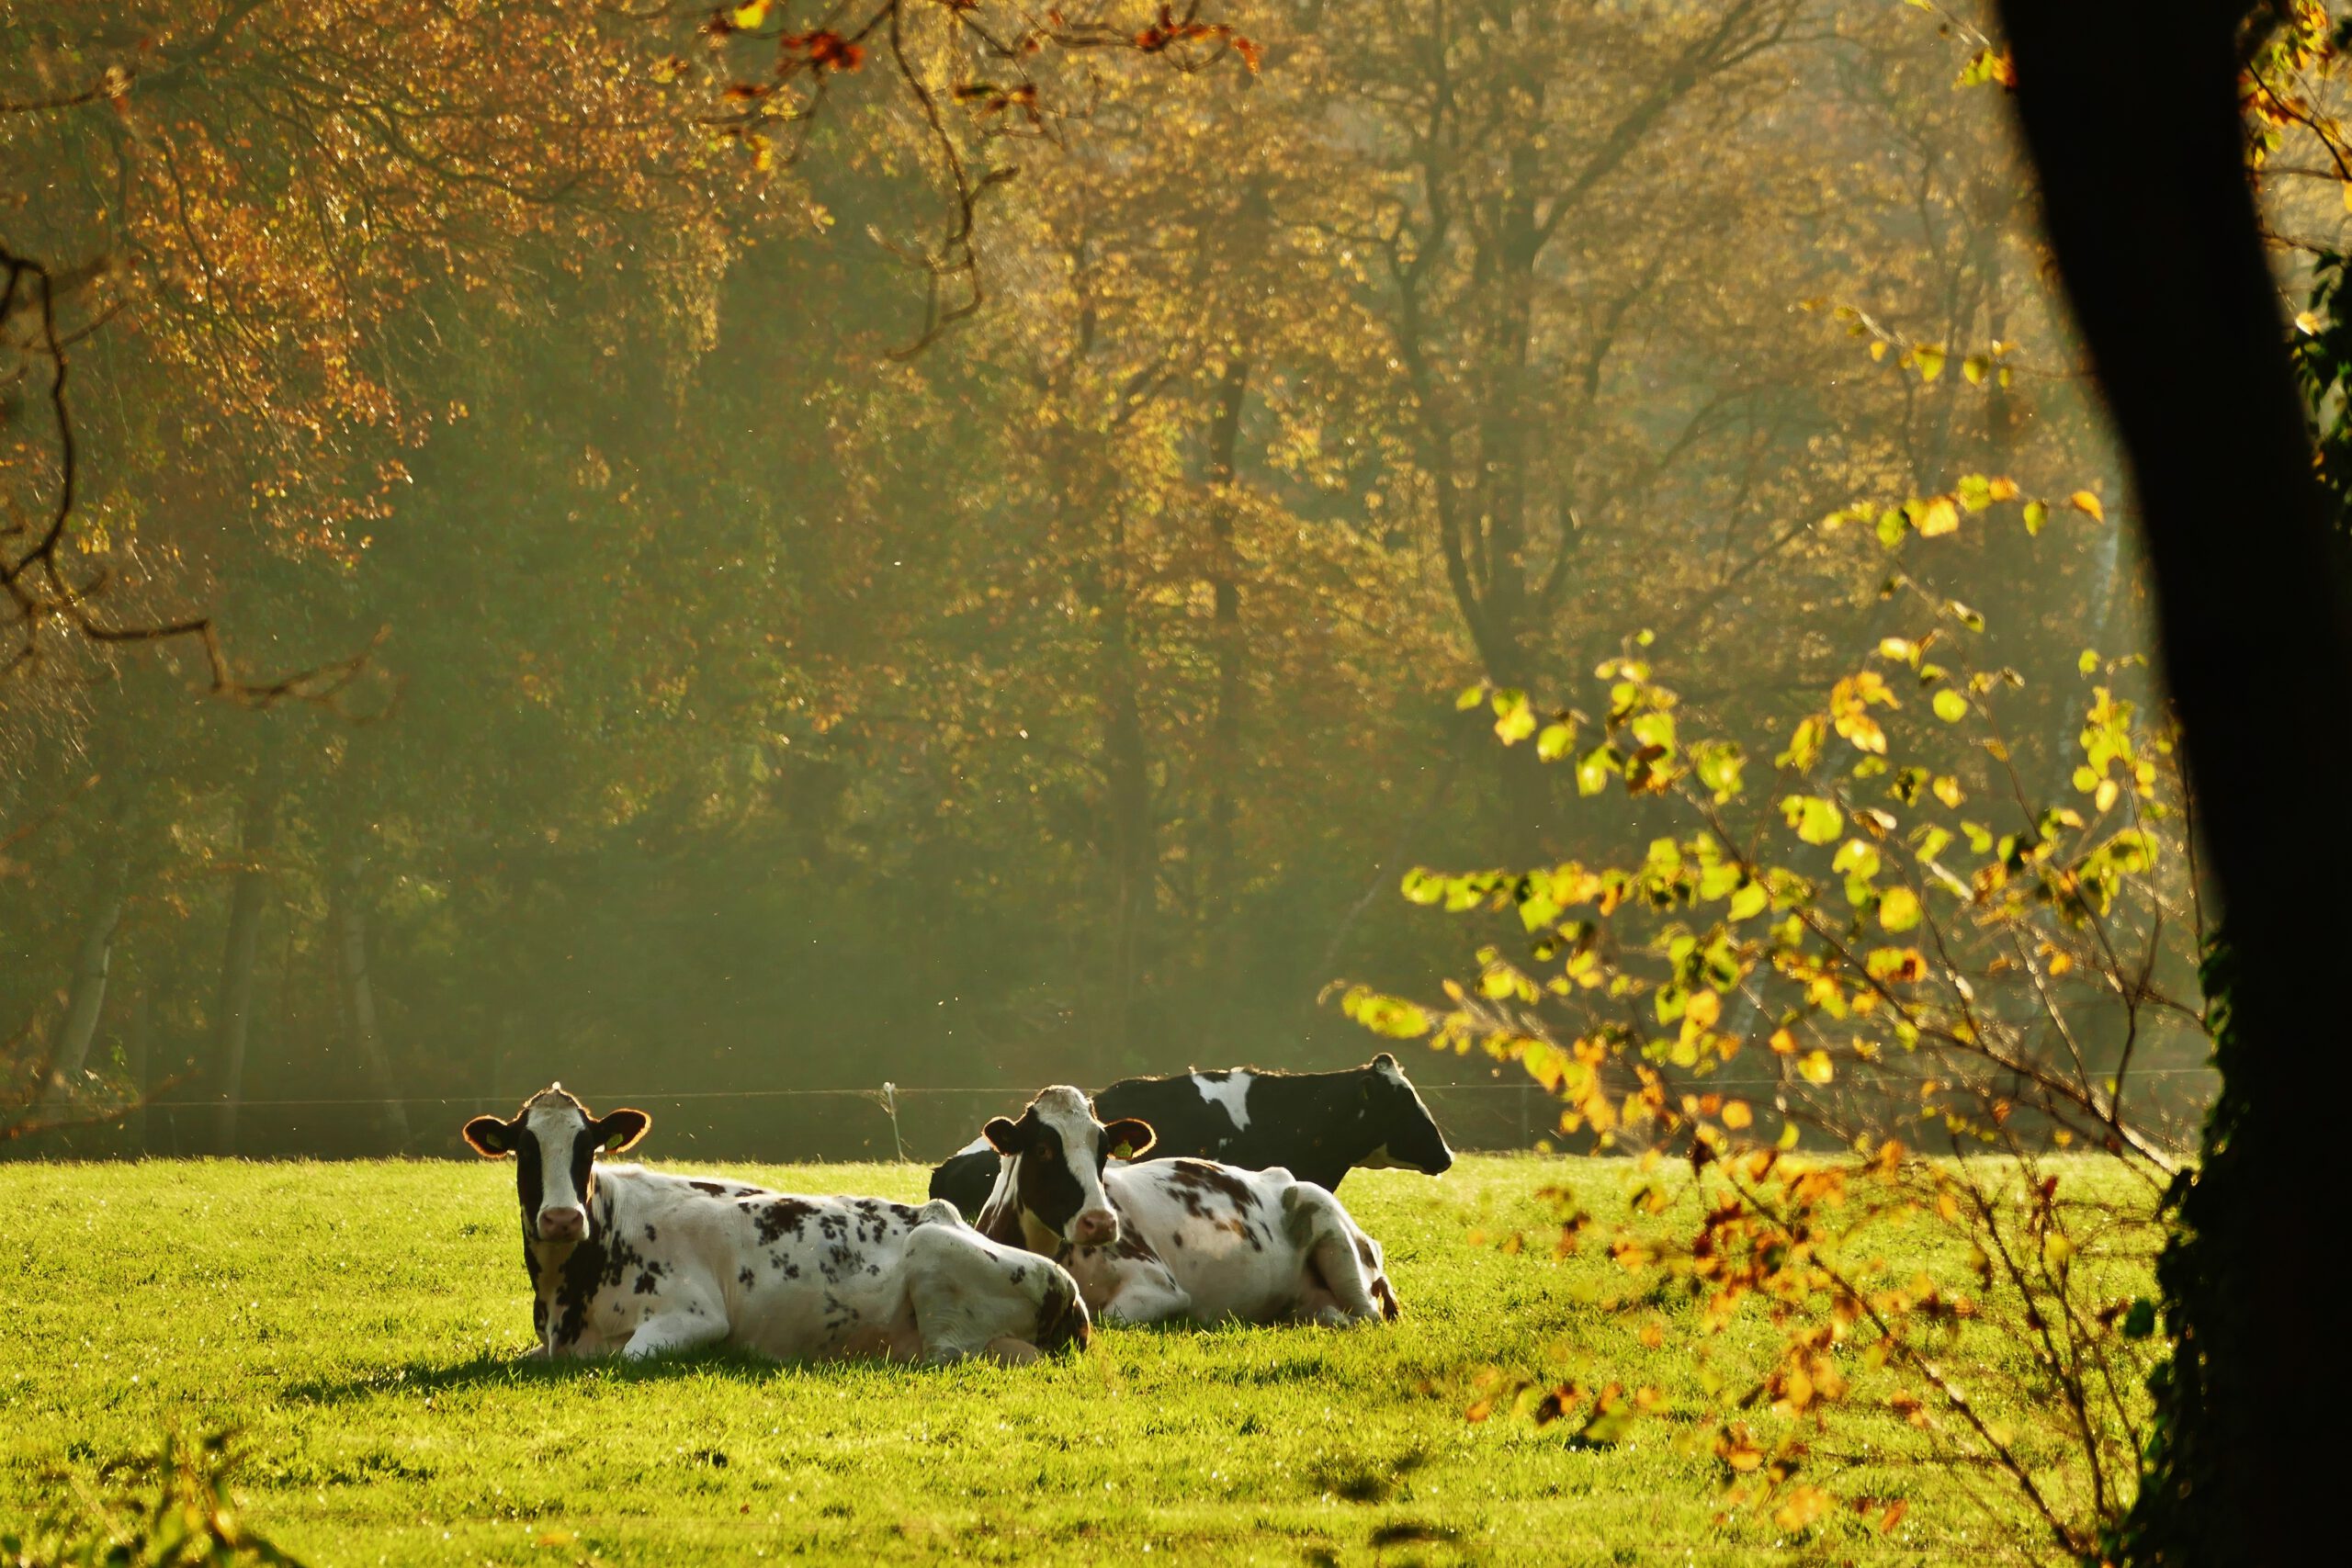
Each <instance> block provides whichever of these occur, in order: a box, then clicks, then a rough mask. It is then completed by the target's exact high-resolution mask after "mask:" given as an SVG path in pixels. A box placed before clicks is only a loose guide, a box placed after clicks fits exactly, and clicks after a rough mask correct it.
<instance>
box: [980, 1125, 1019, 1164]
mask: <svg viewBox="0 0 2352 1568" xmlns="http://www.w3.org/2000/svg"><path fill="white" fill-rule="evenodd" d="M980 1136H981V1137H983V1138H986V1139H987V1140H988V1141H989V1147H990V1148H992V1149H994V1150H995V1151H996V1152H997V1153H999V1154H1001V1155H1007V1156H1011V1155H1017V1154H1019V1153H1020V1152H1021V1148H1022V1140H1021V1123H1020V1122H1015V1121H1013V1120H1012V1118H1011V1117H1008V1116H999V1117H997V1118H996V1119H995V1120H994V1121H992V1122H989V1124H988V1125H987V1126H985V1127H983V1128H981V1129H980Z"/></svg>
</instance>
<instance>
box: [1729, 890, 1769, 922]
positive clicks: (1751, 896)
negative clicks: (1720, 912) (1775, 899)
mask: <svg viewBox="0 0 2352 1568" xmlns="http://www.w3.org/2000/svg"><path fill="white" fill-rule="evenodd" d="M1770 903H1771V895H1770V894H1769V893H1767V892H1766V891H1765V888H1764V885H1763V884H1762V883H1760V882H1751V883H1749V884H1748V885H1747V886H1745V887H1742V888H1740V889H1739V890H1738V891H1737V892H1736V893H1734V894H1733V895H1732V896H1731V906H1730V908H1728V909H1727V910H1725V911H1724V913H1725V916H1726V918H1727V919H1733V920H1746V919H1754V918H1755V917H1756V916H1758V915H1760V914H1762V913H1763V912H1764V910H1765V908H1766V907H1767V906H1769V905H1770Z"/></svg>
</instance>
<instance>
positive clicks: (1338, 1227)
mask: <svg viewBox="0 0 2352 1568" xmlns="http://www.w3.org/2000/svg"><path fill="white" fill-rule="evenodd" d="M1283 1217H1284V1220H1285V1222H1286V1224H1288V1226H1289V1227H1290V1231H1291V1235H1292V1237H1293V1238H1294V1239H1295V1241H1296V1243H1297V1244H1298V1245H1299V1246H1300V1247H1304V1248H1305V1249H1306V1254H1307V1257H1308V1258H1309V1259H1310V1261H1311V1262H1312V1263H1313V1265H1314V1269H1315V1272H1316V1274H1317V1276H1319V1277H1320V1278H1321V1280H1322V1281H1323V1284H1324V1286H1325V1287H1326V1288H1327V1289H1328V1290H1329V1292H1331V1299H1332V1301H1333V1302H1334V1303H1337V1305H1338V1307H1339V1309H1340V1312H1341V1313H1342V1314H1345V1316H1346V1318H1347V1320H1349V1321H1351V1322H1356V1323H1376V1322H1378V1321H1380V1320H1381V1319H1382V1318H1383V1317H1385V1316H1387V1315H1389V1314H1386V1313H1385V1312H1383V1311H1382V1309H1381V1305H1380V1303H1379V1302H1377V1301H1375V1300H1374V1297H1373V1292H1372V1280H1371V1277H1370V1276H1369V1275H1368V1274H1367V1273H1366V1272H1365V1265H1366V1264H1372V1265H1373V1266H1374V1269H1375V1270H1376V1269H1377V1268H1378V1265H1377V1263H1376V1262H1375V1258H1376V1257H1377V1254H1376V1253H1374V1251H1373V1249H1372V1247H1371V1245H1370V1242H1369V1240H1368V1238H1365V1237H1363V1235H1362V1234H1361V1233H1360V1232H1358V1231H1357V1229H1356V1227H1355V1224H1354V1223H1353V1222H1352V1221H1351V1220H1350V1219H1349V1218H1348V1213H1347V1211H1346V1210H1345V1209H1342V1208H1340V1201H1339V1200H1338V1199H1337V1198H1334V1197H1332V1196H1331V1194H1330V1193H1329V1192H1327V1191H1325V1190H1323V1189H1322V1188H1320V1187H1317V1186H1316V1185H1315V1184H1314V1183H1313V1182H1311V1181H1302V1182H1299V1183H1298V1184H1297V1185H1296V1186H1295V1187H1291V1188H1289V1189H1287V1190H1284V1192H1283ZM1360 1244H1361V1245H1360ZM1314 1315H1317V1316H1319V1317H1324V1318H1326V1320H1327V1321H1328V1319H1329V1314H1323V1313H1317V1314H1314Z"/></svg>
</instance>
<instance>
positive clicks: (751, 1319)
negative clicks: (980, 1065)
mask: <svg viewBox="0 0 2352 1568" xmlns="http://www.w3.org/2000/svg"><path fill="white" fill-rule="evenodd" d="M648 1122H649V1118H648V1117H647V1116H646V1114H645V1112H644V1111H613V1112H612V1113H611V1114H609V1115H606V1116H603V1117H594V1118H592V1117H591V1116H590V1115H589V1114H588V1109H587V1107H586V1106H584V1105H582V1104H581V1103H580V1101H579V1100H575V1099H574V1098H572V1096H571V1095H570V1094H568V1093H566V1092H565V1091H564V1088H563V1086H562V1085H561V1084H553V1085H550V1086H549V1087H548V1088H547V1089H542V1090H540V1091H539V1092H538V1093H537V1094H535V1095H533V1096H532V1097H531V1098H530V1099H529V1100H527V1101H526V1102H525V1103H524V1106H523V1109H522V1111H520V1112H519V1113H518V1114H517V1115H516V1116H515V1119H514V1120H513V1121H511V1122H506V1121H502V1120H500V1119H499V1118H498V1117H495V1116H477V1117H475V1118H474V1119H473V1120H472V1121H470V1122H467V1123H466V1126H465V1137H466V1142H468V1143H469V1144H471V1145H473V1146H474V1148H475V1149H476V1150H477V1151H479V1152H480V1153H481V1154H482V1155H483V1156H486V1157H488V1158H491V1159H503V1158H505V1157H506V1156H510V1155H511V1156H514V1158H515V1187H516V1190H518V1192H519V1193H520V1194H521V1197H522V1201H523V1266H524V1268H525V1269H526V1270H528V1271H529V1273H530V1276H531V1290H532V1294H533V1302H532V1306H531V1321H532V1325H533V1326H534V1327H535V1328H536V1329H537V1332H538V1336H539V1348H538V1350H537V1351H536V1352H535V1354H538V1355H545V1356H593V1355H598V1354H602V1353H605V1352H608V1351H612V1350H618V1351H619V1352H620V1353H621V1354H623V1355H624V1356H628V1357H632V1358H634V1357H644V1356H651V1355H656V1354H658V1353H660V1352H662V1351H664V1350H674V1349H681V1348H685V1347H688V1346H694V1345H711V1344H717V1343H720V1342H722V1341H723V1342H725V1343H728V1344H730V1345H740V1346H741V1347H743V1348H745V1349H748V1350H753V1351H757V1352H759V1353H760V1354H762V1355H767V1356H773V1357H775V1358H776V1359H779V1360H825V1359H833V1358H837V1357H846V1356H887V1357H889V1358H892V1359H917V1358H920V1359H923V1360H926V1361H934V1362H936V1361H958V1360H962V1359H965V1358H966V1357H968V1356H975V1355H979V1354H982V1353H987V1354H989V1355H993V1356H995V1357H996V1358H997V1359H1001V1360H1008V1361H1022V1360H1028V1359H1033V1358H1034V1357H1035V1355H1036V1354H1037V1353H1038V1351H1039V1350H1047V1351H1051V1350H1058V1349H1060V1348H1063V1347H1064V1346H1066V1345H1073V1344H1075V1345H1077V1346H1080V1347H1081V1348H1083V1347H1084V1346H1085V1344H1086V1342H1087V1338H1088V1325H1087V1317H1086V1307H1085V1304H1084V1303H1083V1302H1082V1301H1081V1300H1080V1296H1079V1292H1078V1288H1077V1285H1076V1283H1075V1282H1074V1281H1073V1280H1071V1279H1070V1277H1069V1275H1068V1274H1067V1273H1065V1272H1063V1271H1062V1269H1059V1268H1058V1267H1057V1266H1056V1265H1054V1264H1053V1263H1052V1262H1050V1261H1048V1260H1046V1259H1044V1258H1033V1257H1031V1256H1029V1255H1028V1254H1026V1253H1024V1252H1023V1251H1020V1250H1018V1249H1007V1248H1003V1247H997V1246H994V1245H992V1244H990V1243H989V1242H988V1241H985V1240H983V1239H982V1238H981V1237H980V1236H979V1235H978V1234H976V1233H975V1232H974V1231H972V1230H971V1229H970V1228H969V1227H968V1226H967V1225H966V1224H964V1222H963V1220H962V1219H961V1218H960V1217H958V1216H957V1214H956V1211H955V1209H954V1207H953V1206H952V1205H949V1204H946V1203H926V1204H924V1205H923V1206H922V1208H920V1209H917V1208H912V1207H910V1206H909V1205H907V1204H905V1203H891V1202H886V1201H883V1200H881V1199H878V1198H797V1197H792V1196H789V1195H787V1194H784V1193H778V1192H770V1191H768V1190H765V1189H763V1188H758V1187H748V1186H745V1185H744V1184H743V1183H741V1182H740V1181H713V1180H707V1179H701V1178H689V1177H684V1176H664V1175H661V1174H658V1173H656V1172H654V1171H650V1170H647V1169H645V1168H643V1167H642V1166H635V1165H608V1164H605V1163H603V1162H602V1161H600V1159H599V1158H598V1156H600V1155H605V1154H620V1153H622V1152H624V1151H626V1150H628V1149H629V1148H632V1147H634V1146H635V1145H636V1144H637V1142H638V1141H639V1139H640V1138H642V1137H644V1136H645V1131H646V1127H647V1125H648Z"/></svg>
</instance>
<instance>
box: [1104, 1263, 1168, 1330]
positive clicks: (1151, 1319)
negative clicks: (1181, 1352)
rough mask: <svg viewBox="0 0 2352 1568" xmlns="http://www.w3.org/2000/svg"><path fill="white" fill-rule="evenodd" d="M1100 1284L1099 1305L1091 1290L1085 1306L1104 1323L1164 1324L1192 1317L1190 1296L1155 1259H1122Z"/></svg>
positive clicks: (1166, 1268) (1165, 1267)
mask: <svg viewBox="0 0 2352 1568" xmlns="http://www.w3.org/2000/svg"><path fill="white" fill-rule="evenodd" d="M1103 1282H1104V1285H1105V1286H1106V1287H1107V1288H1106V1289H1103V1295H1102V1300H1101V1302H1100V1304H1098V1303H1096V1301H1095V1299H1094V1292H1092V1291H1090V1292H1088V1299H1087V1303H1086V1304H1087V1305H1088V1306H1089V1307H1091V1308H1092V1309H1093V1311H1094V1314H1095V1315H1096V1316H1097V1317H1100V1318H1102V1319H1103V1321H1104V1322H1106V1323H1138V1324H1140V1323H1166V1322H1169V1321H1170V1319H1173V1318H1180V1317H1189V1316H1191V1315H1192V1312H1193V1298H1192V1296H1191V1295H1190V1294H1189V1293H1187V1292H1186V1291H1185V1289H1184V1287H1183V1286H1182V1285H1180V1284H1178V1283H1177V1282H1176V1276H1175V1275H1173V1274H1171V1273H1170V1272H1169V1271H1168V1266H1167V1265H1166V1264H1164V1263H1161V1262H1160V1261H1159V1259H1158V1258H1151V1259H1148V1260H1135V1259H1126V1260H1122V1261H1121V1262H1120V1263H1119V1264H1118V1265H1117V1267H1116V1268H1115V1269H1113V1270H1112V1271H1111V1272H1110V1273H1109V1274H1108V1275H1107V1276H1106V1277H1105V1279H1104V1281H1103Z"/></svg>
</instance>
